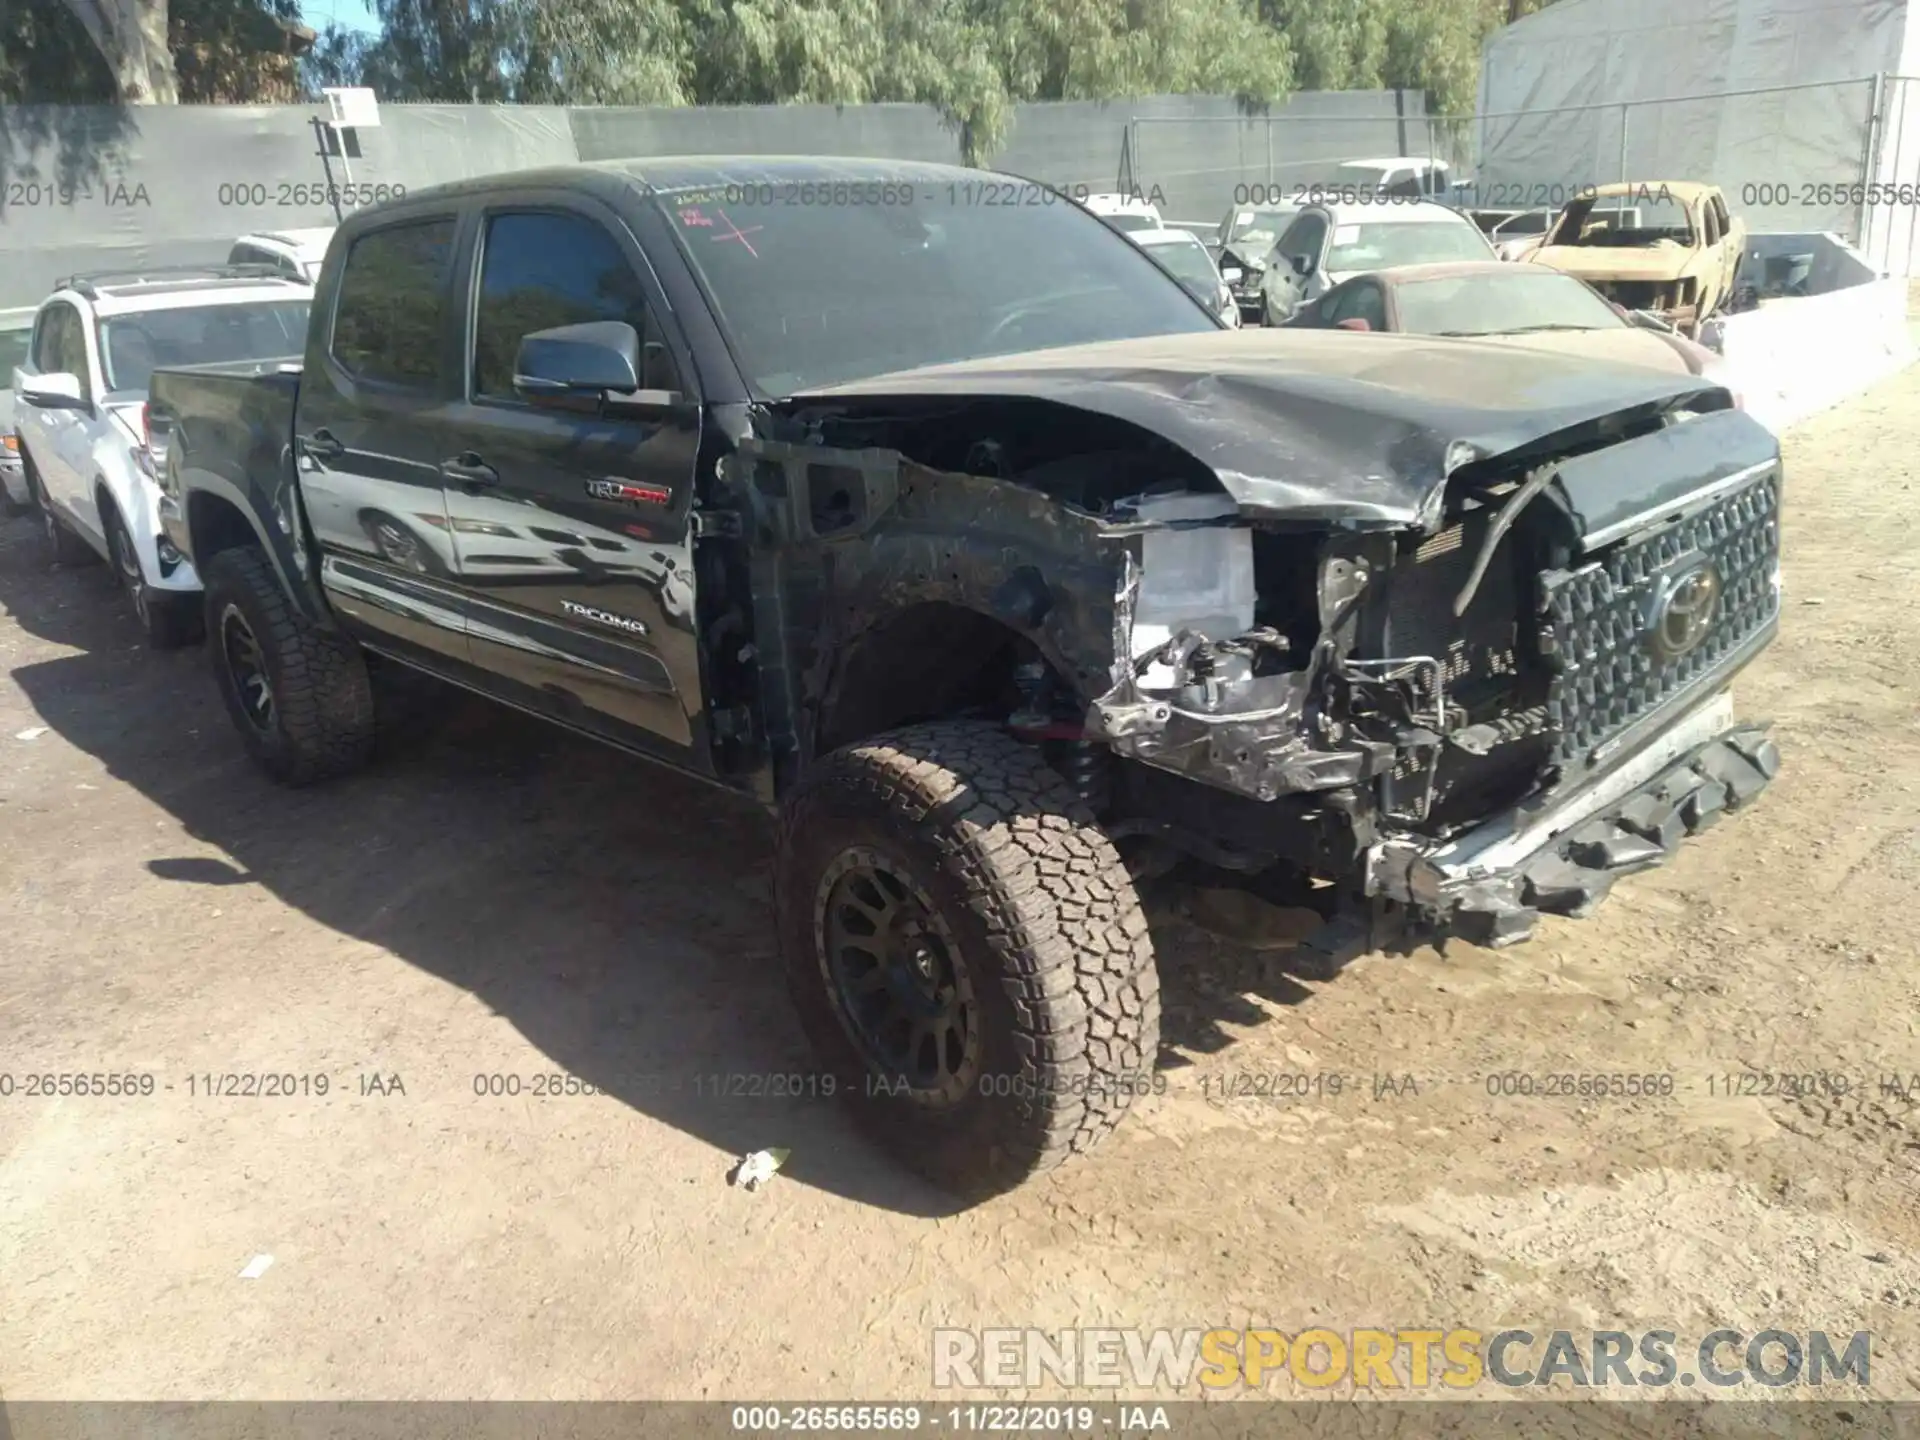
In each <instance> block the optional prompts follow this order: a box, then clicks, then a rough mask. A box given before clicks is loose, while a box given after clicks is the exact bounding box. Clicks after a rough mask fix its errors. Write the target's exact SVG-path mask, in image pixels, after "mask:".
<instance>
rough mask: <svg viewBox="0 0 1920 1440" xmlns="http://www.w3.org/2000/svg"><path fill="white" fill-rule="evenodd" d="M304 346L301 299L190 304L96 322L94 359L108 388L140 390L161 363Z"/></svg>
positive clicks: (254, 355) (262, 356) (279, 353)
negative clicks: (97, 349) (97, 343)
mask: <svg viewBox="0 0 1920 1440" xmlns="http://www.w3.org/2000/svg"><path fill="white" fill-rule="evenodd" d="M306 346H307V302H306V301H305V300H274V301H263V302H256V303H252V304H238V305H236V304H227V305H192V306H186V307H183V308H182V309H179V310H145V311H141V312H139V313H137V314H133V315H117V316H114V317H112V318H110V319H106V320H102V321H101V322H100V363H101V367H102V368H103V369H104V370H105V371H106V378H107V389H109V390H144V389H146V388H147V382H148V380H149V379H150V378H151V377H152V375H153V372H154V371H155V370H156V369H158V368H159V367H161V366H163V365H212V364H216V363H219V362H221V361H228V360H278V359H284V358H287V357H291V356H296V355H298V354H300V353H301V351H303V350H305V349H306Z"/></svg>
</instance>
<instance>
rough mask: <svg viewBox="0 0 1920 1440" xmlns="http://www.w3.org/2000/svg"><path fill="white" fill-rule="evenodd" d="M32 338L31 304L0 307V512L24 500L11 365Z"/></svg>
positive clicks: (14, 510)
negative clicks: (22, 306)
mask: <svg viewBox="0 0 1920 1440" xmlns="http://www.w3.org/2000/svg"><path fill="white" fill-rule="evenodd" d="M32 338H33V307H32V306H31V305H29V306H27V307H26V309H24V310H0V512H4V513H6V514H9V515H18V514H19V513H20V512H21V511H23V510H27V509H30V508H31V507H30V506H29V505H28V504H27V472H26V469H25V467H24V466H22V465H21V463H20V437H19V436H18V435H17V434H15V433H14V428H13V388H12V387H13V367H14V366H16V365H18V364H19V363H20V362H21V361H23V360H25V359H26V358H27V345H28V343H29V342H30V341H31V340H32Z"/></svg>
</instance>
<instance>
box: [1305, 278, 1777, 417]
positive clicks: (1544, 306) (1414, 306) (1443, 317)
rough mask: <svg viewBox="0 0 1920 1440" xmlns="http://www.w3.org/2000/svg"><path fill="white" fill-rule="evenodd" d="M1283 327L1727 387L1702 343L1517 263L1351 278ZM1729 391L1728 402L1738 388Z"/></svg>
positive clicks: (1578, 283)
mask: <svg viewBox="0 0 1920 1440" xmlns="http://www.w3.org/2000/svg"><path fill="white" fill-rule="evenodd" d="M1286 323H1287V325H1289V326H1292V327H1295V328H1299V329H1321V330H1326V329H1341V330H1387V331H1395V332H1399V333H1403V334H1410V335H1453V336H1461V337H1471V338H1474V339H1484V340H1500V341H1502V342H1504V343H1507V344H1513V345H1526V346H1530V347H1532V348H1535V349H1540V350H1552V351H1555V352H1557V353H1559V354H1562V355H1588V356H1591V357H1593V358H1594V359H1596V360H1612V361H1617V362H1620V363H1622V364H1627V365H1644V366H1646V367H1648V368H1649V369H1653V370H1666V371H1670V372H1677V373H1680V374H1688V375H1699V376H1702V377H1704V378H1706V379H1709V380H1712V381H1713V382H1714V383H1715V384H1719V385H1724V386H1726V387H1727V388H1728V389H1730V390H1733V389H1734V387H1733V385H1732V383H1731V382H1730V380H1729V378H1728V375H1727V369H1726V361H1725V360H1723V359H1721V357H1720V356H1718V355H1716V354H1714V352H1713V351H1711V350H1709V349H1707V348H1706V347H1705V346H1704V345H1698V344H1695V343H1694V342H1693V341H1691V340H1688V339H1687V338H1686V337H1684V336H1682V335H1679V334H1676V333H1674V332H1673V331H1672V330H1670V329H1668V328H1666V327H1665V326H1664V325H1662V324H1661V322H1660V321H1658V320H1655V319H1652V318H1651V317H1637V316H1635V315H1633V314H1632V313H1631V312H1629V311H1627V310H1624V309H1622V308H1621V307H1620V306H1618V305H1615V304H1614V303H1613V302H1612V301H1610V300H1608V299H1606V298H1605V297H1604V296H1602V295H1601V294H1600V293H1599V291H1597V290H1595V289H1594V288H1593V287H1592V286H1590V285H1588V284H1587V283H1586V282H1585V281H1584V280H1576V279H1575V278H1574V277H1573V276H1571V275H1563V274H1561V273H1560V272H1559V271H1557V270H1549V269H1547V268H1546V267H1545V266H1540V265H1529V264H1526V263H1524V262H1521V263H1517V264H1514V263H1507V262H1504V261H1494V260H1461V261H1447V262H1443V263H1440V264H1435V265H1404V266H1401V267H1399V268H1397V269H1393V270H1377V271H1373V272H1370V273H1368V274H1365V275H1355V276H1354V277H1353V278H1351V279H1349V280H1346V281H1343V282H1342V283H1341V284H1339V285H1336V286H1334V287H1333V289H1331V290H1329V291H1328V292H1327V293H1326V294H1324V295H1322V296H1321V297H1320V298H1319V299H1318V300H1315V301H1314V302H1313V303H1312V304H1310V305H1305V306H1302V307H1301V308H1300V310H1299V311H1298V312H1297V313H1296V314H1295V315H1294V316H1293V317H1292V318H1291V319H1289V320H1288V321H1287V322H1286ZM1734 395H1735V400H1736V402H1737V401H1738V399H1739V392H1738V391H1737V390H1735V391H1734Z"/></svg>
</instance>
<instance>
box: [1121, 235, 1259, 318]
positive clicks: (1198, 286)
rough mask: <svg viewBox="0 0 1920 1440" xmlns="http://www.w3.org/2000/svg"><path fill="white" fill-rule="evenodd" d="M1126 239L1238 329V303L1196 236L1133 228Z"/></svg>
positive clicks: (1188, 291) (1203, 303) (1194, 296)
mask: <svg viewBox="0 0 1920 1440" xmlns="http://www.w3.org/2000/svg"><path fill="white" fill-rule="evenodd" d="M1127 238H1128V239H1129V240H1131V241H1133V243H1134V244H1136V245H1138V246H1139V247H1140V248H1141V249H1142V250H1144V251H1146V252H1147V254H1149V255H1151V256H1152V257H1153V258H1154V259H1155V260H1157V261H1159V262H1160V265H1161V267H1162V268H1163V269H1165V270H1166V271H1167V272H1168V273H1169V274H1171V275H1172V276H1173V278H1174V279H1176V280H1178V281H1179V282H1180V284H1181V285H1182V286H1184V287H1185V289H1186V290H1187V293H1188V294H1190V295H1192V296H1193V298H1194V299H1196V300H1198V301H1199V302H1200V303H1201V304H1202V305H1204V306H1206V307H1207V308H1208V309H1209V310H1211V311H1212V312H1213V313H1214V314H1215V315H1218V316H1219V317H1220V318H1221V319H1222V320H1224V321H1225V322H1226V323H1227V324H1228V325H1230V326H1232V327H1233V328H1234V329H1236V330H1238V329H1239V328H1240V306H1239V303H1238V302H1237V301H1236V300H1235V299H1234V298H1233V292H1232V291H1231V290H1229V289H1228V288H1227V282H1226V281H1225V280H1223V279H1222V278H1221V277H1220V271H1219V268H1218V267H1217V266H1215V264H1214V263H1213V257H1212V256H1211V255H1209V254H1208V253H1207V247H1206V246H1205V245H1204V244H1202V243H1201V240H1200V237H1199V236H1198V235H1195V234H1194V233H1193V232H1192V231H1190V230H1171V229H1168V230H1135V231H1134V232H1132V233H1131V234H1129V235H1128V236H1127Z"/></svg>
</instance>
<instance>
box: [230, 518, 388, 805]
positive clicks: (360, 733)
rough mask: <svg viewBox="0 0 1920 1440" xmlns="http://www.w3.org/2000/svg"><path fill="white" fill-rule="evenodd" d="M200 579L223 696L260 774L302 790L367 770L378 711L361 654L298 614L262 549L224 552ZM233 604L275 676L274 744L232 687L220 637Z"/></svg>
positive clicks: (348, 642)
mask: <svg viewBox="0 0 1920 1440" xmlns="http://www.w3.org/2000/svg"><path fill="white" fill-rule="evenodd" d="M201 578H202V581H203V583H204V585H205V586H206V604H207V609H206V629H207V636H208V640H209V645H208V649H209V650H210V651H211V652H212V657H213V664H214V670H215V674H216V676H217V678H218V681H219V684H220V693H221V695H222V697H223V698H224V699H225V700H226V703H227V708H228V710H229V712H231V713H232V714H233V717H234V723H235V725H236V727H237V728H238V729H239V730H240V733H241V737H242V739H243V740H244V741H245V743H246V745H247V749H248V750H249V751H250V752H251V753H252V755H253V758H254V760H255V761H256V762H257V763H258V764H259V765H260V767H261V769H263V770H265V771H266V772H267V774H268V775H270V776H272V777H273V778H274V779H275V780H277V781H279V782H280V783H281V784H283V785H288V786H294V787H298V786H304V785H312V784H316V783H318V782H319V781H322V780H330V779H334V778H337V777H338V776H342V775H347V774H350V773H352V772H353V771H355V770H358V769H360V768H361V767H362V766H364V765H365V764H366V763H367V760H368V757H369V756H370V755H371V754H372V750H373V741H374V735H375V712H374V697H373V686H372V682H371V679H370V677H369V676H368V674H367V664H366V660H365V659H364V658H363V657H362V656H361V654H360V651H359V649H358V648H357V647H356V646H354V644H353V643H352V642H351V641H349V640H347V639H346V638H345V637H344V636H339V635H331V634H328V633H327V632H326V631H324V630H321V629H318V628H317V627H315V626H314V625H313V624H312V623H311V622H309V621H308V620H307V618H306V617H305V616H303V615H301V614H300V613H299V612H298V611H297V610H295V609H294V607H293V604H292V602H291V601H290V600H289V599H288V598H287V596H286V593H285V592H284V591H283V590H282V589H281V588H280V579H279V576H277V575H276V574H275V573H274V570H273V567H272V566H271V565H270V564H268V562H267V559H266V557H265V556H264V555H262V554H261V553H260V552H259V551H258V550H253V549H232V550H222V551H221V552H220V553H219V554H217V555H215V556H214V557H213V559H212V560H211V561H210V562H208V565H207V570H206V573H205V574H204V575H203V576H202V577H201ZM229 604H234V605H237V606H238V607H239V609H240V611H241V613H242V615H244V616H245V618H246V621H247V624H248V627H249V628H251V629H252V630H253V632H254V635H255V637H256V639H257V640H258V641H259V644H260V647H261V649H262V650H263V651H264V652H265V653H266V656H267V663H268V666H269V667H270V668H271V670H272V672H273V675H272V680H273V701H274V709H275V712H276V722H277V723H276V726H275V729H276V731H277V734H276V735H275V736H274V737H272V739H271V740H268V739H265V738H264V737H262V736H261V735H260V733H259V731H258V730H257V729H256V728H255V727H254V726H253V725H252V723H251V722H250V721H248V720H247V719H246V718H245V716H244V713H243V712H242V710H241V706H240V700H239V697H238V695H237V693H236V692H235V691H234V688H233V680H232V677H231V674H230V672H229V670H228V668H227V661H226V656H225V653H224V649H223V645H222V640H221V633H220V617H221V614H222V613H223V612H224V610H225V609H226V607H227V605H229Z"/></svg>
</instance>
